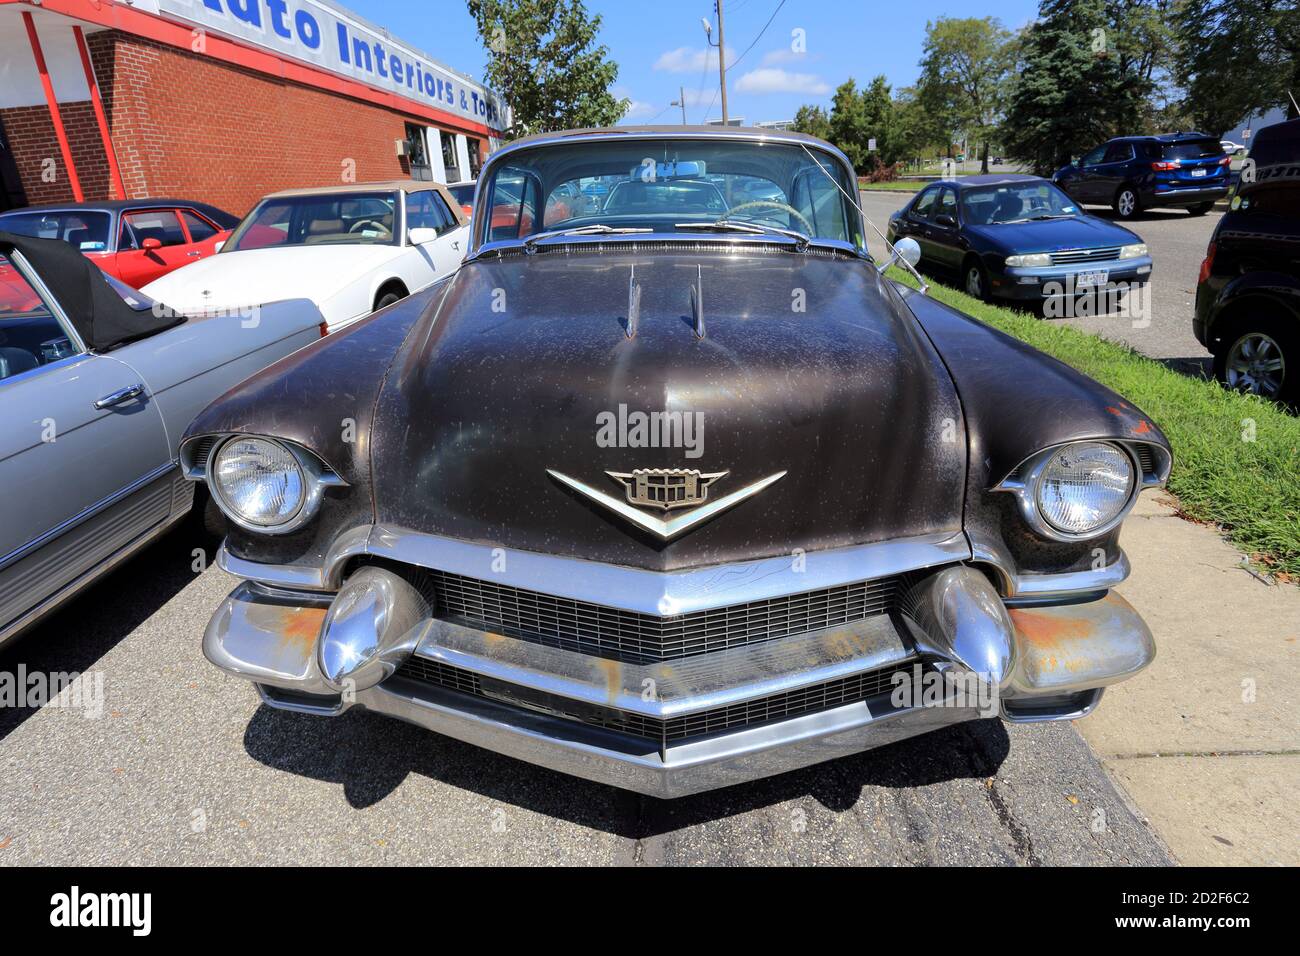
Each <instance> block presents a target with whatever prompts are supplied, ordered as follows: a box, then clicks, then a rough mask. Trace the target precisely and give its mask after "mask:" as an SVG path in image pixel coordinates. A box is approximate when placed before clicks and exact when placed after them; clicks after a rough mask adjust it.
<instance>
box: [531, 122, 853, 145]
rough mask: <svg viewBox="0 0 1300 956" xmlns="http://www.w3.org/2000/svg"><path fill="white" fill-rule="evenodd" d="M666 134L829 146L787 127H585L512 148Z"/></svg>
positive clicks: (540, 136)
mask: <svg viewBox="0 0 1300 956" xmlns="http://www.w3.org/2000/svg"><path fill="white" fill-rule="evenodd" d="M665 133H672V134H677V135H680V136H682V137H686V138H689V137H692V136H702V135H707V136H731V137H734V138H736V139H751V140H752V139H768V140H778V141H785V142H804V143H808V144H810V145H814V146H819V147H821V148H822V149H825V148H826V146H827V145H828V144H827V143H826V142H825V140H821V139H818V138H817V137H816V136H810V135H808V134H807V133H796V132H795V131H793V130H785V129H780V130H778V129H765V128H762V127H758V126H591V127H587V128H585V129H566V130H561V131H559V132H554V133H534V134H533V135H531V136H524V137H522V138H520V139H517V140H515V141H514V142H512V143H511V144H510V148H511V150H512V151H513V150H514V148H515V147H517V146H528V145H532V144H534V143H554V142H557V141H561V140H565V139H568V138H570V137H577V136H610V137H619V136H627V137H629V138H635V137H637V136H645V135H652V136H662V135H664V134H665Z"/></svg>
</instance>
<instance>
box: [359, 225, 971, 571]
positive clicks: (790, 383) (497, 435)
mask: <svg viewBox="0 0 1300 956" xmlns="http://www.w3.org/2000/svg"><path fill="white" fill-rule="evenodd" d="M692 248H693V251H692V252H690V253H685V254H684V253H680V252H676V251H658V250H657V251H656V252H655V254H654V255H653V257H648V256H647V255H646V254H645V252H644V251H642V252H640V254H638V253H637V247H636V246H634V245H629V247H628V250H629V251H627V252H626V253H624V252H620V251H609V250H606V251H604V252H599V253H596V252H589V251H576V250H577V247H570V248H565V247H558V248H554V249H549V250H543V251H539V253H538V254H537V255H532V256H524V255H513V256H508V257H504V258H501V259H495V258H494V259H482V260H478V261H474V262H471V263H469V264H467V265H465V266H463V267H462V268H461V270H460V271H459V273H458V274H457V275H456V277H455V278H454V279H453V280H451V281H452V285H451V287H450V289H449V291H448V293H447V295H446V297H445V298H444V299H443V300H442V301H441V304H440V306H439V307H438V308H437V309H436V310H434V309H431V310H430V312H429V313H428V314H427V315H426V316H425V317H424V318H423V320H422V325H421V326H419V327H417V328H416V329H414V330H413V332H412V334H411V335H410V336H409V337H408V338H407V340H406V342H405V344H404V345H403V347H402V348H401V349H400V350H399V351H398V353H397V354H396V356H395V359H394V362H393V365H392V366H391V368H390V370H389V373H388V376H387V379H386V381H385V384H384V386H383V388H382V390H381V392H380V394H379V399H378V402H377V405H376V411H375V423H374V428H373V432H372V435H371V454H372V458H373V468H372V472H373V475H374V495H375V508H376V519H377V520H378V522H379V523H380V524H381V525H385V526H389V527H395V528H403V529H408V530H412V531H417V532H423V533H429V534H439V535H446V536H450V537H454V538H460V539H467V540H473V541H478V542H482V543H489V544H492V545H495V546H501V547H506V548H516V549H521V550H526V551H540V552H546V553H551V554H563V555H569V556H573V557H577V558H585V559H589V560H595V561H601V562H607V563H614V564H621V565H626V566H633V567H644V568H650V569H657V570H670V569H676V568H682V567H690V566H698V565H707V564H714V563H719V562H724V561H734V560H743V559H748V558H754V557H764V556H771V555H777V554H791V555H793V556H795V557H796V558H797V554H798V553H799V552H800V551H802V550H812V549H822V548H829V547H838V546H843V545H849V544H858V543H865V542H870V541H880V540H890V539H897V538H901V537H911V536H919V535H929V534H944V535H951V534H956V533H958V532H960V529H961V509H962V498H963V480H964V476H965V467H966V437H965V432H964V425H963V420H962V415H961V410H960V406H959V404H958V402H957V397H956V394H955V390H954V388H953V385H952V382H951V379H950V378H949V377H948V374H947V372H946V371H945V369H944V366H943V364H942V362H941V360H940V359H939V356H938V355H937V353H936V352H935V351H934V349H933V347H932V346H931V345H930V343H929V340H928V339H927V338H926V337H925V336H924V334H923V333H922V332H921V330H920V327H919V325H918V324H917V323H916V321H915V319H914V318H913V316H912V315H911V313H910V312H909V311H908V309H907V307H906V306H905V305H904V304H903V303H902V300H901V299H899V298H898V296H897V293H896V292H894V290H893V289H892V287H889V286H888V285H887V284H886V283H884V282H883V280H881V279H880V278H879V277H878V275H877V274H876V271H875V269H874V268H873V267H872V266H871V264H870V263H868V262H865V261H862V260H856V259H848V258H845V257H835V256H831V255H823V254H819V253H816V252H814V253H808V254H802V255H801V254H798V253H794V252H790V251H752V252H751V251H746V252H739V253H737V252H734V251H732V252H729V251H727V248H726V247H722V246H716V245H710V244H707V243H702V244H701V245H700V246H699V247H692ZM767 248H773V247H767ZM633 267H635V273H633ZM633 275H634V276H635V277H634V278H633ZM633 282H635V283H636V284H637V285H639V287H640V290H641V292H640V295H641V298H640V314H639V320H638V322H637V324H636V329H635V334H634V335H632V336H629V335H628V334H627V317H628V311H629V287H630V285H631V284H632V283H633ZM695 284H700V285H701V286H702V289H703V296H702V300H703V304H704V308H703V314H704V335H703V336H702V337H701V336H698V335H697V330H696V325H695V321H694V318H693V310H692V291H691V289H692V286H693V285H695ZM656 412H658V413H665V412H666V413H677V414H680V415H681V416H682V417H681V419H680V420H681V421H682V423H683V426H684V427H683V430H682V431H681V432H680V433H679V436H678V437H679V438H680V439H682V440H681V441H679V442H678V446H677V447H649V446H650V445H651V444H652V439H651V438H650V435H649V432H648V431H646V432H638V431H637V428H636V421H637V418H635V417H634V416H635V415H636V414H637V413H642V414H650V413H656ZM688 422H689V423H690V426H691V428H692V431H691V432H689V433H688V432H686V431H685V425H686V424H687V423H688ZM687 438H689V439H690V441H689V443H688V442H687V441H686V440H685V439H687ZM661 444H662V443H661ZM664 468H671V469H695V470H699V471H700V472H702V473H705V474H720V473H723V472H725V473H726V475H725V477H723V478H720V479H718V480H717V481H716V482H715V483H714V485H713V486H711V490H710V496H711V497H710V499H709V500H716V499H717V498H720V497H723V496H727V495H730V494H732V493H733V492H736V491H739V490H741V489H745V488H747V487H749V486H751V485H754V484H756V483H758V482H760V481H762V480H763V479H767V478H769V477H771V476H773V475H776V474H780V473H784V475H783V477H781V478H779V479H778V480H776V481H775V482H773V483H772V484H771V485H770V486H769V487H767V488H765V490H763V491H762V492H760V493H758V494H757V495H755V496H754V497H752V498H749V499H748V500H746V501H744V502H743V503H741V504H739V505H737V506H736V507H734V508H732V509H730V510H728V511H725V512H723V513H721V514H720V515H718V516H716V517H714V518H712V519H711V520H709V521H707V522H705V523H703V524H700V525H698V526H696V527H695V528H693V529H692V530H690V531H688V532H686V533H685V534H682V535H681V536H679V537H675V538H673V539H672V540H670V541H668V542H666V543H665V542H664V541H662V540H659V539H658V538H655V537H654V536H653V535H650V534H648V533H646V532H644V531H641V530H639V529H638V528H636V527H635V526H634V525H633V524H632V523H630V522H628V521H627V520H625V519H624V518H622V517H620V516H618V515H617V514H615V513H613V512H612V511H611V510H610V509H609V508H608V507H606V506H603V505H600V504H597V503H594V502H593V501H591V500H590V499H589V498H588V497H587V496H584V495H583V494H582V493H580V492H578V491H575V490H573V489H572V488H571V486H569V485H568V484H566V483H565V482H564V481H563V480H561V479H559V478H557V477H554V476H553V475H552V474H551V472H556V473H559V474H560V475H563V476H566V477H567V478H569V479H572V480H574V481H577V482H581V483H582V484H584V485H587V486H589V487H590V488H593V489H597V490H599V491H601V492H603V493H605V494H607V495H610V496H612V497H614V498H615V499H617V500H619V501H624V500H626V499H625V493H626V488H625V487H624V486H623V485H622V484H621V483H620V482H619V481H618V480H616V479H615V478H613V477H611V476H610V475H609V474H608V473H609V472H617V473H623V474H627V473H631V472H633V471H634V470H639V469H664ZM640 510H641V511H643V512H645V513H646V514H650V515H652V516H655V517H661V518H662V517H676V516H677V515H681V514H687V513H689V509H686V508H683V509H681V510H674V511H672V512H668V513H665V512H663V511H661V510H658V509H651V508H642V509H640ZM486 570H487V569H485V574H486Z"/></svg>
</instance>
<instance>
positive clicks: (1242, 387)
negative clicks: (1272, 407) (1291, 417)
mask: <svg viewBox="0 0 1300 956" xmlns="http://www.w3.org/2000/svg"><path fill="white" fill-rule="evenodd" d="M1225 332H1226V334H1221V333H1218V332H1217V331H1216V333H1215V338H1216V339H1219V340H1220V343H1221V344H1220V346H1219V348H1218V350H1217V351H1216V352H1215V355H1214V377H1215V378H1216V379H1218V380H1219V382H1220V383H1222V384H1223V386H1224V387H1225V388H1230V389H1234V390H1235V391H1239V392H1248V393H1250V394H1252V395H1259V396H1261V397H1262V398H1267V399H1271V400H1273V401H1277V402H1282V403H1283V404H1287V405H1293V406H1294V405H1296V404H1297V402H1300V328H1298V327H1297V325H1296V323H1295V321H1294V320H1290V319H1289V318H1288V317H1285V316H1273V315H1265V316H1251V317H1243V318H1241V319H1237V320H1235V321H1233V322H1232V324H1231V326H1230V327H1229V328H1228V329H1226V330H1225Z"/></svg>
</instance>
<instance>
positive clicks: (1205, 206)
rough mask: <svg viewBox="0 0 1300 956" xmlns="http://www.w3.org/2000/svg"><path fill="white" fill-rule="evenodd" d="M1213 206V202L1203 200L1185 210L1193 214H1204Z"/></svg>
mask: <svg viewBox="0 0 1300 956" xmlns="http://www.w3.org/2000/svg"><path fill="white" fill-rule="evenodd" d="M1213 208H1214V203H1212V202H1203V203H1200V204H1198V205H1195V206H1192V207H1191V208H1190V209H1188V210H1187V211H1188V212H1190V213H1191V214H1192V215H1193V216H1204V215H1205V214H1206V213H1207V212H1209V211H1210V210H1211V209H1213Z"/></svg>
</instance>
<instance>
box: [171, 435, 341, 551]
mask: <svg viewBox="0 0 1300 956" xmlns="http://www.w3.org/2000/svg"><path fill="white" fill-rule="evenodd" d="M249 439H252V440H256V441H263V442H266V443H268V444H270V445H274V446H276V447H277V448H279V449H281V450H283V451H284V452H287V453H288V455H289V456H290V457H291V458H292V459H293V461H294V463H295V464H296V465H297V467H298V471H299V474H300V475H301V478H302V486H303V494H302V501H301V502H299V504H298V507H297V509H296V510H295V511H294V513H293V515H292V516H290V517H289V518H288V519H287V520H285V521H283V522H281V523H279V524H259V523H257V522H255V521H249V520H247V519H246V518H245V517H244V516H243V515H241V514H240V513H239V512H238V511H237V510H236V509H235V507H234V506H233V505H231V504H230V503H229V502H228V501H227V500H226V496H225V494H224V492H223V491H222V488H221V486H220V484H219V483H218V482H217V478H216V474H215V469H216V465H217V461H218V460H219V459H220V457H221V453H222V451H224V450H225V449H226V447H227V446H229V445H230V444H231V443H232V442H237V441H244V440H249ZM187 444H188V443H187ZM182 458H184V455H182ZM202 477H203V480H204V482H205V483H206V484H207V486H208V491H209V492H210V493H211V495H212V500H213V501H215V502H216V505H217V507H218V508H219V509H220V510H221V513H222V514H223V515H225V517H226V520H227V521H229V522H230V523H231V524H233V525H235V526H236V527H239V528H242V529H243V530H245V531H251V532H253V533H254V534H266V535H285V534H292V533H293V532H295V531H297V530H299V529H300V528H302V527H303V526H305V525H306V524H308V523H309V522H310V521H311V520H312V519H313V518H315V517H316V515H317V513H319V511H320V506H321V502H322V500H323V499H324V497H325V489H327V488H331V487H337V486H340V485H343V484H345V482H344V481H343V479H341V478H340V477H339V476H338V475H336V474H335V473H334V472H333V471H331V470H330V468H329V467H328V466H327V465H325V464H324V463H323V462H322V461H320V459H318V458H317V457H316V456H315V455H313V454H311V452H309V451H307V449H305V448H303V447H302V446H301V445H297V444H295V443H294V442H290V441H285V440H283V439H280V438H272V437H270V436H269V435H252V434H237V435H223V436H221V437H220V438H219V439H218V440H217V441H216V443H215V444H214V445H213V446H212V447H211V449H210V451H209V452H208V454H207V461H206V462H205V464H204V467H203V472H202Z"/></svg>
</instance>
